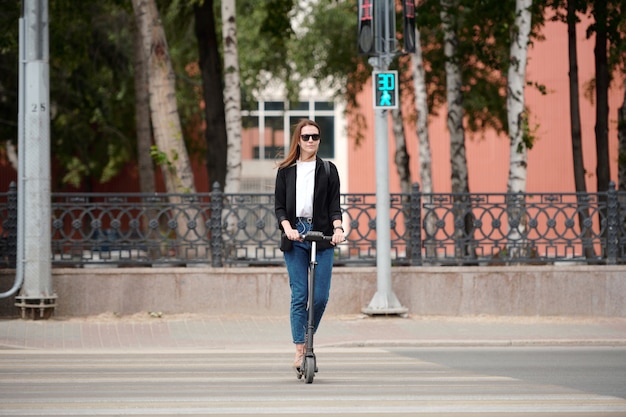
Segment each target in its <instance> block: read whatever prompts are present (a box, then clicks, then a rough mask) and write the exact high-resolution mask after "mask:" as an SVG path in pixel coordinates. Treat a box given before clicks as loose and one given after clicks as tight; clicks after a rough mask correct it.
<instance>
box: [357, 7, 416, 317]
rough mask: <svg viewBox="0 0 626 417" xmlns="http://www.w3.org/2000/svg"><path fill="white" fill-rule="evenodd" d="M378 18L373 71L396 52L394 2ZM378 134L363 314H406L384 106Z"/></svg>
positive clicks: (379, 110) (385, 64)
mask: <svg viewBox="0 0 626 417" xmlns="http://www.w3.org/2000/svg"><path fill="white" fill-rule="evenodd" d="M378 12H380V13H379V17H380V16H381V15H383V18H382V19H379V22H380V23H383V22H384V24H381V25H379V26H378V27H379V28H380V27H383V28H384V29H383V30H381V33H380V35H381V36H382V39H381V45H382V49H383V50H382V53H381V54H379V55H378V56H376V57H372V58H370V60H369V62H370V64H371V65H372V67H373V68H374V71H386V70H387V69H388V68H389V64H390V63H391V61H392V60H393V57H394V54H395V37H396V33H395V8H394V2H393V0H391V1H385V4H384V10H379V11H378ZM374 114H375V117H374V125H375V135H376V273H377V284H376V293H375V294H374V297H373V298H372V300H371V301H370V303H369V305H368V306H367V307H366V308H364V309H363V310H362V312H363V313H364V314H368V315H375V314H406V313H407V311H408V309H407V308H406V307H403V306H402V305H401V304H400V301H399V300H398V297H396V295H395V293H394V292H393V289H392V286H391V219H390V205H391V201H390V197H389V139H388V132H389V129H388V114H387V110H386V109H383V108H376V109H375V111H374Z"/></svg>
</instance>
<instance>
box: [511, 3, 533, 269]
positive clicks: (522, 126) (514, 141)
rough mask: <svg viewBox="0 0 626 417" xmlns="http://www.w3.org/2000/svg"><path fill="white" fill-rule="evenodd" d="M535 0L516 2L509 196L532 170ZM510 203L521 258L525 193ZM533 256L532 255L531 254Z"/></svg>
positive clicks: (515, 251) (515, 249)
mask: <svg viewBox="0 0 626 417" xmlns="http://www.w3.org/2000/svg"><path fill="white" fill-rule="evenodd" d="M531 6H532V0H516V1H515V24H514V26H513V29H512V31H511V52H510V62H509V70H508V74H507V97H506V106H507V119H508V128H509V138H510V150H509V155H510V160H509V178H508V183H507V192H508V193H509V194H514V193H525V192H526V178H527V167H528V146H527V142H526V141H525V140H524V136H525V134H527V133H528V120H527V117H526V113H525V100H524V86H525V85H526V62H527V55H528V41H529V36H530V27H531V13H530V7H531ZM508 199H509V201H508V202H507V209H508V216H509V227H510V231H509V235H508V237H509V244H508V245H509V246H508V249H509V250H508V257H509V258H516V257H519V256H521V251H522V248H523V246H524V242H523V241H522V240H523V237H524V235H525V231H526V216H525V202H524V201H523V197H522V194H520V195H515V196H512V195H509V196H508ZM530 250H532V248H531V249H530ZM528 255H529V256H530V255H531V253H530V252H529V253H528Z"/></svg>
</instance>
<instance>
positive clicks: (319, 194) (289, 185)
mask: <svg viewBox="0 0 626 417" xmlns="http://www.w3.org/2000/svg"><path fill="white" fill-rule="evenodd" d="M328 165H329V168H330V169H329V173H328V174H326V170H325V169H324V161H322V159H321V158H319V157H318V158H317V160H316V163H315V187H314V191H313V230H315V231H319V232H324V234H325V235H328V236H330V235H332V234H333V220H341V204H340V203H341V202H340V198H339V173H338V172H337V167H336V166H335V165H334V164H333V163H332V162H329V163H328ZM296 171H297V170H296V164H292V165H289V166H288V167H285V168H280V169H279V170H278V173H277V174H276V188H275V189H274V211H275V212H276V220H278V228H279V229H280V230H281V231H282V230H283V227H282V225H281V224H280V223H281V222H282V221H283V220H285V219H287V220H289V223H291V226H292V227H295V225H296ZM317 247H318V248H319V249H327V248H330V247H332V245H331V244H330V242H327V241H323V242H318V245H317ZM280 250H282V251H290V250H291V241H290V240H288V239H281V244H280Z"/></svg>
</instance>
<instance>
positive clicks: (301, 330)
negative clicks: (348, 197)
mask: <svg viewBox="0 0 626 417" xmlns="http://www.w3.org/2000/svg"><path fill="white" fill-rule="evenodd" d="M296 228H297V230H298V232H300V233H301V234H303V233H306V232H308V231H309V230H311V224H308V223H302V222H298V223H297V224H296ZM284 256H285V263H286V264H287V273H288V274H289V287H290V288H291V310H290V312H289V317H290V320H291V336H292V338H293V343H296V344H301V343H304V336H305V333H306V328H307V322H308V317H309V310H308V308H307V304H308V299H309V280H308V276H309V270H308V268H309V262H310V260H311V242H297V241H294V242H293V249H292V250H291V251H289V252H285V253H284ZM333 257H334V250H333V248H329V249H323V250H317V251H316V259H317V265H316V266H315V294H314V297H315V300H314V303H313V306H314V322H313V329H314V331H316V330H317V327H318V326H319V324H320V321H321V320H322V315H323V314H324V310H325V309H326V304H327V303H328V296H329V294H330V279H331V275H332V268H333Z"/></svg>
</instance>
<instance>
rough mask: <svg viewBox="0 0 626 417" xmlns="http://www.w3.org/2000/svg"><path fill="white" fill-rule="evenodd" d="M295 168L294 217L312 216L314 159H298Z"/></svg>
mask: <svg viewBox="0 0 626 417" xmlns="http://www.w3.org/2000/svg"><path fill="white" fill-rule="evenodd" d="M296 169H297V171H296V217H313V190H314V189H315V161H314V160H313V161H308V162H300V161H298V162H297V165H296Z"/></svg>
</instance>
